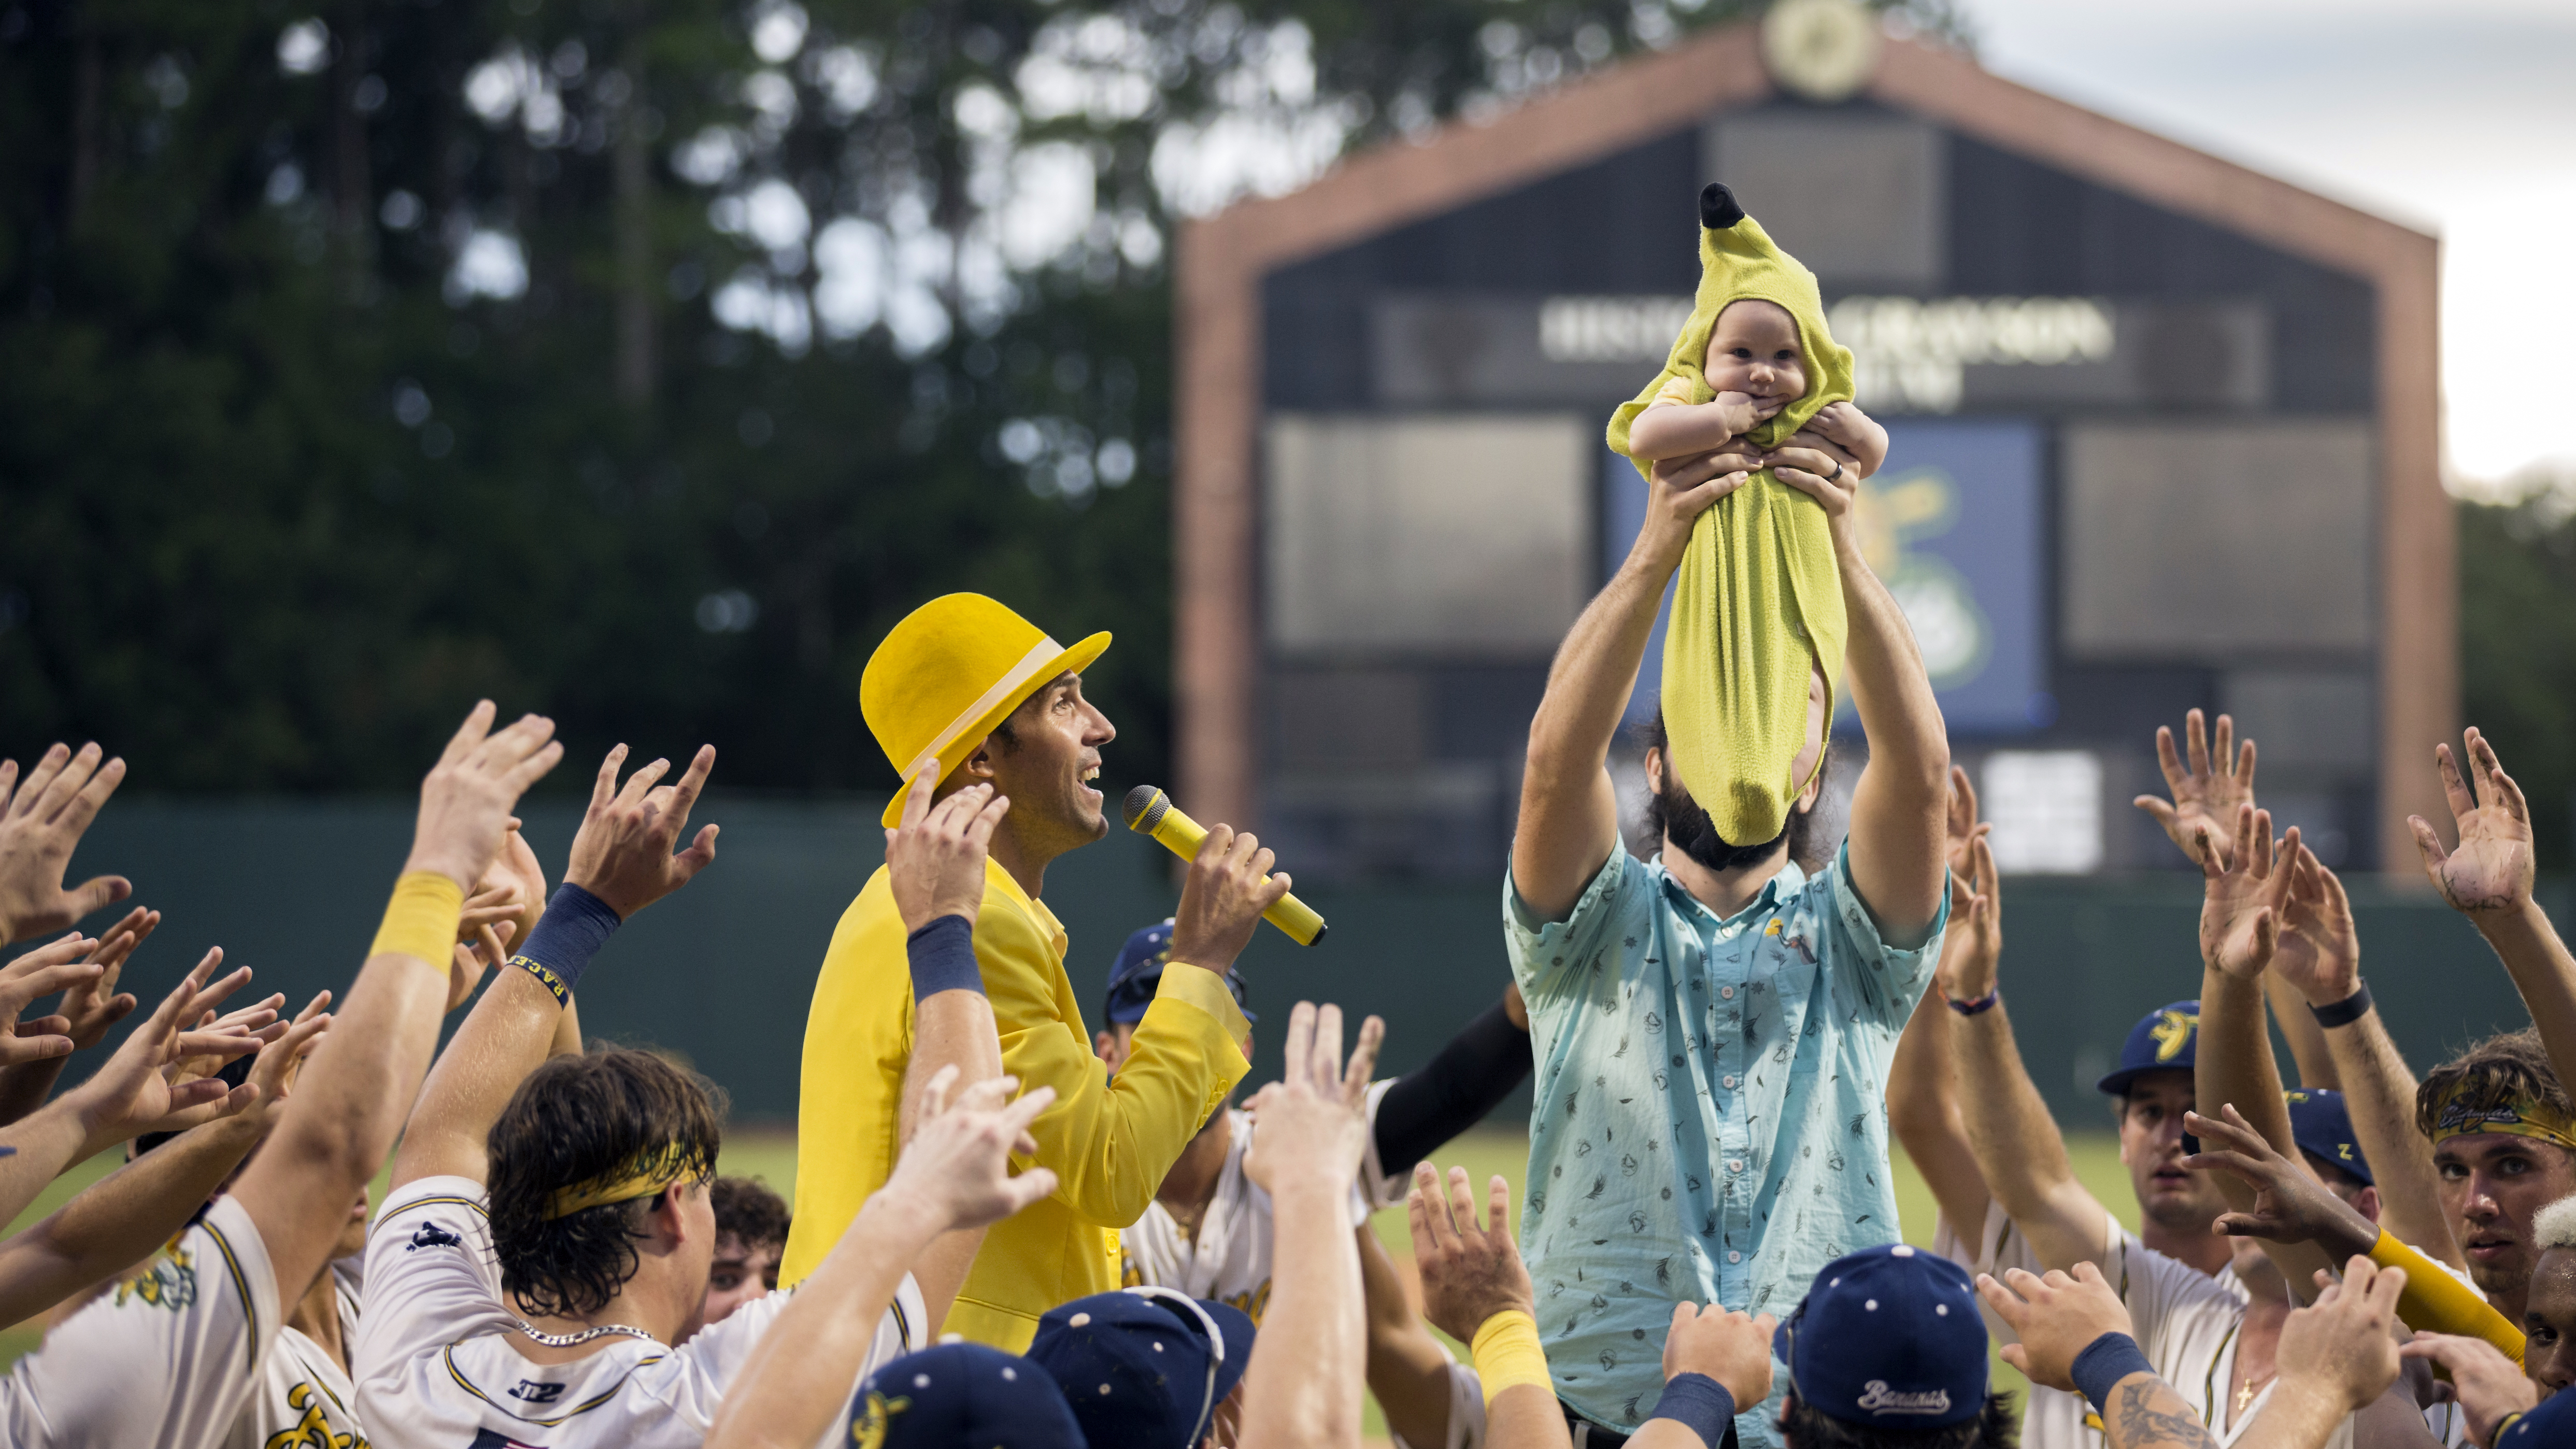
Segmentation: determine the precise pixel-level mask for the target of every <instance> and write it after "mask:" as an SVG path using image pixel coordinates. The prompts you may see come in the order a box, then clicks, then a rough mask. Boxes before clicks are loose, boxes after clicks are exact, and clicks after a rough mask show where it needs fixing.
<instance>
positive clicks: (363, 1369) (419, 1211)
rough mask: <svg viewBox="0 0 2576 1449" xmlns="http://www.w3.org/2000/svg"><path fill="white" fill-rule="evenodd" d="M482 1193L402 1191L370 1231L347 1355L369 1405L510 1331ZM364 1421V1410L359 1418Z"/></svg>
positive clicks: (460, 1183) (512, 1320)
mask: <svg viewBox="0 0 2576 1449" xmlns="http://www.w3.org/2000/svg"><path fill="white" fill-rule="evenodd" d="M486 1201H487V1200H486V1198H485V1197H484V1193H483V1186H482V1184H480V1183H478V1182H475V1181H474V1180H473V1179H471V1178H464V1177H424V1178H422V1179H420V1180H419V1181H417V1182H410V1183H405V1184H404V1185H403V1186H402V1187H401V1188H400V1189H398V1190H397V1191H395V1192H394V1193H393V1194H392V1195H390V1196H388V1197H387V1198H386V1199H385V1203H384V1206H383V1207H381V1208H378V1209H377V1210H376V1220H375V1222H374V1223H373V1224H372V1225H370V1226H369V1227H368V1229H367V1252H366V1264H365V1270H364V1273H365V1280H366V1285H367V1305H366V1312H365V1313H364V1314H362V1315H360V1317H359V1320H358V1337H357V1340H356V1342H354V1343H352V1344H351V1345H350V1346H349V1377H350V1379H351V1380H352V1381H353V1382H355V1383H356V1385H357V1386H358V1393H359V1396H360V1397H361V1398H362V1399H363V1398H365V1397H366V1396H367V1394H368V1392H369V1389H370V1387H371V1386H382V1387H387V1388H390V1387H393V1386H394V1385H396V1384H398V1383H399V1382H400V1380H401V1379H402V1377H403V1371H404V1367H405V1366H406V1365H408V1364H410V1363H412V1362H414V1361H415V1360H418V1359H420V1358H421V1357H423V1356H425V1355H428V1354H433V1353H436V1352H438V1351H439V1350H440V1349H443V1348H445V1347H447V1346H448V1345H450V1344H453V1343H460V1342H463V1341H464V1340H466V1339H469V1338H477V1337H480V1336H482V1335H484V1334H487V1333H497V1332H503V1331H506V1330H508V1329H512V1328H516V1327H517V1326H518V1324H519V1320H518V1316H517V1315H515V1314H513V1313H511V1312H510V1311H509V1310H508V1309H507V1308H506V1307H504V1306H503V1303H502V1298H501V1270H500V1266H499V1264H498V1263H496V1262H495V1261H494V1259H493V1256H492V1225H491V1215H490V1211H489V1209H488V1208H487V1207H486ZM362 1413H363V1411H362Z"/></svg>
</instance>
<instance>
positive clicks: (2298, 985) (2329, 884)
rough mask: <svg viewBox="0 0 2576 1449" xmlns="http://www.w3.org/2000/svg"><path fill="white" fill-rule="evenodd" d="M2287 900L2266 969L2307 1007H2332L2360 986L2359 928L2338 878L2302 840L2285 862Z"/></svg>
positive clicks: (2350, 903)
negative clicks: (2277, 940)
mask: <svg viewBox="0 0 2576 1449" xmlns="http://www.w3.org/2000/svg"><path fill="white" fill-rule="evenodd" d="M2289 869H2290V872H2291V875H2290V899H2289V903H2288V906H2287V908H2286V909H2285V911H2284V912H2283V914H2282V917H2281V939H2280V945H2279V947H2278V949H2276V950H2275V951H2274V952H2273V954H2272V970H2273V972H2274V973H2275V974H2276V975H2278V976H2279V977H2280V978H2281V979H2282V980H2284V981H2287V982H2289V983H2290V985H2291V987H2292V988H2293V989H2295V990H2296V991H2297V992H2298V993H2299V994H2300V995H2301V996H2304V997H2306V998H2307V1001H2308V1004H2309V1005H2310V1006H2332V1005H2334V1004H2335V1003H2336V1002H2339V1001H2343V1000H2346V999H2348V998H2350V997H2351V995H2352V994H2353V993H2354V992H2356V991H2359V990H2360V989H2361V933H2360V931H2359V930H2358V929H2357V928H2356V927H2355V926H2354V925H2353V920H2352V900H2351V898H2350V897H2348V896H2346V895H2345V894H2344V890H2343V882H2342V881H2341V880H2340V879H2338V878H2337V877H2336V875H2335V873H2334V872H2333V871H2330V870H2328V869H2326V866H2325V862H2324V861H2321V860H2319V859H2317V853H2316V852H2315V851H2313V850H2311V849H2309V848H2308V847H2306V846H2304V845H2302V846H2300V847H2299V849H2298V852H2297V859H2296V860H2294V861H2292V862H2291V863H2290V865H2289Z"/></svg>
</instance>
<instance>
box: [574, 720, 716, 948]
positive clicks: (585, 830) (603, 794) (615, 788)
mask: <svg viewBox="0 0 2576 1449" xmlns="http://www.w3.org/2000/svg"><path fill="white" fill-rule="evenodd" d="M625 759H626V747H625V746H624V745H619V746H617V747H616V748H615V749H612V750H610V751H609V752H608V758H607V759H605V760H602V761H601V762H600V765H599V776H598V778H597V779H596V780H595V781H593V782H592V784H591V790H590V809H589V810H588V811H587V812H585V813H584V814H583V815H582V817H581V830H580V831H579V832H578V833H577V834H575V835H574V836H573V838H572V863H571V864H570V865H568V866H566V867H564V880H565V881H566V882H567V883H568V884H571V885H577V886H579V887H581V888H582V889H583V890H586V891H588V892H590V893H591V894H592V895H595V896H597V897H599V898H600V900H601V901H603V902H605V903H606V904H607V906H608V908H609V909H610V910H612V911H615V912H616V913H617V918H618V919H619V920H621V921H624V920H632V919H633V918H634V916H635V913H636V912H637V911H640V910H642V909H644V908H645V907H646V906H649V905H651V904H653V903H654V902H655V901H658V900H660V899H661V898H662V897H664V896H667V895H669V894H670V893H671V892H673V891H675V890H678V889H679V888H680V887H682V886H684V885H687V884H688V883H689V881H690V880H691V879H692V878H693V877H695V876H696V875H697V873H698V872H699V871H701V870H704V869H706V867H707V863H708V862H710V861H712V860H714V859H715V858H716V834H717V831H718V828H719V827H716V826H713V825H710V826H707V827H706V828H705V829H703V830H700V831H699V832H698V836H697V839H696V840H694V841H692V842H690V845H689V848H688V849H686V850H683V851H681V852H680V853H679V854H677V855H674V854H672V853H671V847H672V846H673V845H675V844H677V843H678V842H679V839H680V832H681V831H683V830H685V829H687V828H688V824H689V811H690V810H691V809H692V808H694V807H695V806H696V805H697V803H698V792H699V791H700V790H701V789H703V788H705V786H706V783H707V772H708V771H710V770H713V769H714V768H715V767H716V747H715V746H713V745H700V746H698V753H697V754H696V755H695V756H694V757H692V758H691V759H690V761H689V768H688V769H687V770H686V771H685V772H683V773H682V774H681V776H680V779H679V783H677V784H674V785H661V786H659V787H658V788H657V786H656V784H655V782H656V781H658V780H660V779H661V778H662V777H663V776H664V775H666V774H669V773H670V770H671V762H670V761H668V760H655V761H654V762H653V763H651V764H649V765H646V766H645V767H644V768H642V769H640V770H637V771H636V772H635V773H634V774H632V775H629V776H627V777H626V784H625V786H624V787H623V788H620V787H619V785H618V783H617V767H618V766H619V765H620V764H622V763H624V761H625Z"/></svg>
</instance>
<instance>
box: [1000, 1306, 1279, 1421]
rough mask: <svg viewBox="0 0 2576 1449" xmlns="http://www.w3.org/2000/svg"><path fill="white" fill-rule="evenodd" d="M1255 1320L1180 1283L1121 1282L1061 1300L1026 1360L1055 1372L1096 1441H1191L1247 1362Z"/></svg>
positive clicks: (1040, 1327)
mask: <svg viewBox="0 0 2576 1449" xmlns="http://www.w3.org/2000/svg"><path fill="white" fill-rule="evenodd" d="M1252 1338H1253V1329H1252V1320H1251V1319H1250V1318H1249V1317H1247V1316H1245V1314H1244V1313H1243V1311H1242V1310H1241V1309H1239V1308H1229V1307H1227V1306H1226V1305H1224V1304H1222V1303H1213V1302H1210V1301H1208V1300H1206V1299H1203V1298H1192V1297H1190V1296H1189V1295H1187V1294H1185V1293H1183V1292H1181V1291H1180V1290H1179V1289H1177V1288H1121V1289H1119V1290H1117V1291H1115V1292H1111V1293H1094V1294H1092V1295H1091V1296H1090V1297H1088V1298H1076V1299H1075V1300H1073V1301H1072V1302H1070V1303H1059V1304H1057V1305H1056V1306H1055V1307H1053V1308H1051V1309H1049V1310H1047V1313H1046V1316H1045V1317H1043V1318H1041V1319H1039V1320H1038V1332H1037V1337H1036V1339H1035V1340H1034V1341H1032V1342H1031V1343H1030V1344H1029V1361H1030V1362H1031V1363H1034V1364H1037V1365H1039V1366H1040V1367H1042V1368H1044V1369H1045V1370H1046V1371H1047V1372H1048V1373H1050V1374H1052V1375H1054V1376H1055V1382H1056V1386H1057V1387H1058V1388H1061V1389H1062V1390H1063V1391H1064V1397H1065V1401H1066V1402H1067V1403H1069V1404H1071V1405H1072V1406H1073V1417H1074V1421H1075V1422H1076V1423H1078V1424H1080V1425H1081V1426H1082V1433H1083V1437H1084V1438H1085V1439H1086V1440H1087V1441H1088V1442H1090V1443H1092V1444H1099V1445H1113V1444H1114V1445H1116V1446H1118V1449H1197V1446H1198V1443H1199V1441H1200V1440H1202V1439H1204V1438H1206V1437H1207V1431H1208V1425H1209V1424H1210V1423H1211V1422H1213V1420H1214V1418H1215V1415H1216V1406H1217V1405H1219V1404H1221V1403H1224V1402H1225V1396H1226V1395H1228V1394H1230V1393H1233V1392H1234V1386H1235V1385H1236V1384H1238V1383H1240V1382H1242V1380H1243V1371H1244V1370H1245V1369H1246V1368H1248V1367H1250V1366H1251V1363H1252Z"/></svg>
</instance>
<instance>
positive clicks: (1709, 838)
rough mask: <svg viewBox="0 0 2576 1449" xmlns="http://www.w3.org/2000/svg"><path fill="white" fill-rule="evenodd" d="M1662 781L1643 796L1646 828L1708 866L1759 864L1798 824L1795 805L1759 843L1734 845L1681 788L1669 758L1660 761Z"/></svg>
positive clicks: (1732, 867) (1728, 867) (1725, 867)
mask: <svg viewBox="0 0 2576 1449" xmlns="http://www.w3.org/2000/svg"><path fill="white" fill-rule="evenodd" d="M1663 766H1664V784H1663V788H1662V789H1661V790H1658V791H1656V792H1655V793H1654V794H1652V795H1650V796H1648V797H1647V799H1646V828H1647V829H1649V830H1651V831H1652V832H1654V833H1655V834H1656V835H1657V836H1659V837H1661V838H1662V839H1664V840H1667V841H1669V842H1671V843H1672V844H1674V845H1677V846H1680V847H1681V851H1682V854H1684V855H1687V856H1689V857H1690V858H1691V859H1692V860H1694V861H1697V862H1698V863H1699V864H1701V865H1703V866H1705V867H1707V868H1708V869H1710V870H1742V869H1744V868H1745V867H1747V866H1755V865H1760V864H1761V863H1763V862H1764V861H1766V860H1769V859H1770V858H1771V856H1772V854H1773V853H1774V852H1776V851H1778V850H1779V848H1780V843H1781V842H1782V841H1785V840H1787V839H1788V838H1789V832H1790V831H1791V830H1794V829H1796V828H1797V821H1798V816H1799V813H1800V812H1799V810H1798V807H1797V806H1795V805H1792V806H1790V807H1789V819H1788V821H1787V822H1785V823H1784V824H1782V825H1781V827H1780V833H1779V834H1777V835H1775V836H1772V837H1771V838H1770V839H1769V840H1766V841H1764V842H1762V843H1761V844H1759V845H1734V844H1730V843H1728V841H1727V840H1726V838H1725V837H1723V836H1721V835H1719V834H1718V833H1717V822H1715V821H1713V820H1711V819H1709V818H1708V812H1707V811H1706V810H1703V809H1701V808H1700V803H1699V802H1698V801H1697V800H1694V799H1692V798H1691V793H1690V791H1688V790H1685V789H1683V788H1682V781H1681V774H1680V772H1679V771H1676V770H1675V769H1674V768H1673V762H1672V760H1671V759H1670V758H1669V757H1667V758H1666V759H1665V760H1664V761H1663Z"/></svg>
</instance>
